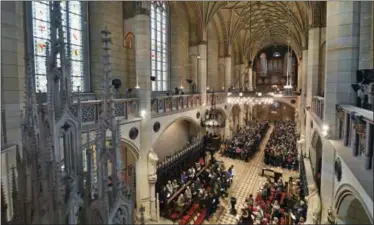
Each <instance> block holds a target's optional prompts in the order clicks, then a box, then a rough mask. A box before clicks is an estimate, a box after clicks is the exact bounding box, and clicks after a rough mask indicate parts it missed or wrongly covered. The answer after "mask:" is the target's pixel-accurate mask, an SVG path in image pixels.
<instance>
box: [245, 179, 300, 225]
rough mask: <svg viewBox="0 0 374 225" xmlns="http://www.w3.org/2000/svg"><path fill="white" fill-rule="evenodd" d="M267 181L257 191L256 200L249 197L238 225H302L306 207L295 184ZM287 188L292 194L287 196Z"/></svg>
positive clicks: (280, 180) (279, 180)
mask: <svg viewBox="0 0 374 225" xmlns="http://www.w3.org/2000/svg"><path fill="white" fill-rule="evenodd" d="M290 185H291V186H290V187H289V183H288V182H283V181H282V179H278V180H277V181H274V182H272V180H271V179H268V180H267V181H266V182H265V183H264V184H263V185H262V186H261V188H260V189H259V191H258V194H257V196H256V198H255V199H254V198H253V196H252V195H250V196H249V197H248V198H247V199H246V201H245V205H244V206H243V208H242V212H241V217H240V219H239V224H242V225H252V224H261V225H270V224H274V225H286V224H298V225H299V224H303V223H304V222H305V221H306V220H305V219H306V214H307V206H306V204H305V202H304V201H303V200H300V198H299V197H298V196H299V195H298V194H297V182H292V184H290ZM288 188H290V189H291V192H292V194H289V195H287V192H288Z"/></svg>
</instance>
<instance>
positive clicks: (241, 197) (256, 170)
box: [216, 124, 274, 224]
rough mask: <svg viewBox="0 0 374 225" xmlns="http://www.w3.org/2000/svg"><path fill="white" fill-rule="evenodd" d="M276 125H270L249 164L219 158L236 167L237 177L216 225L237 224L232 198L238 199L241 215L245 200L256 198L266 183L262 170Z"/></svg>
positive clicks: (237, 205)
mask: <svg viewBox="0 0 374 225" xmlns="http://www.w3.org/2000/svg"><path fill="white" fill-rule="evenodd" d="M273 129H274V125H272V124H271V125H270V128H269V130H268V132H267V133H266V136H265V137H264V139H263V140H262V142H261V144H260V150H259V151H258V152H257V153H256V154H255V155H254V157H253V158H252V159H251V160H250V161H249V162H243V161H242V160H235V159H231V158H227V157H221V156H217V159H218V160H222V161H224V162H225V165H227V167H229V165H234V170H235V173H236V174H235V177H234V181H233V186H232V189H231V191H230V192H229V198H226V201H222V203H221V204H222V205H221V207H223V212H222V213H221V215H220V216H218V219H217V220H216V223H218V224H237V220H236V219H235V216H233V215H231V214H230V197H236V199H237V203H236V210H237V212H238V213H239V214H240V209H241V208H242V205H243V204H244V202H245V199H246V198H247V197H248V196H249V195H250V194H253V196H254V197H255V196H256V193H257V190H258V189H259V187H260V185H261V184H262V183H263V182H264V181H265V178H263V177H261V176H260V174H261V170H262V167H263V164H264V149H265V146H266V144H267V142H268V141H269V138H270V134H271V133H272V132H273Z"/></svg>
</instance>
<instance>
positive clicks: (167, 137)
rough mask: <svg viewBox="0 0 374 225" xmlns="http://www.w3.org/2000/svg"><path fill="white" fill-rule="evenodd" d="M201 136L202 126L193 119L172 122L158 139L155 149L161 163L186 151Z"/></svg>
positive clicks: (179, 119)
mask: <svg viewBox="0 0 374 225" xmlns="http://www.w3.org/2000/svg"><path fill="white" fill-rule="evenodd" d="M199 136H200V126H199V124H197V123H196V122H195V121H194V120H193V119H191V118H188V117H181V118H178V119H176V120H174V121H173V122H171V123H170V124H169V125H168V126H167V127H165V129H164V130H163V131H162V133H161V134H160V135H159V136H158V137H157V139H156V141H155V142H154V144H153V149H154V151H155V152H156V153H157V156H158V159H159V161H162V160H163V159H164V158H165V157H167V156H170V155H172V154H173V153H175V152H177V151H179V150H182V149H184V148H185V147H186V146H188V144H189V143H191V142H193V141H194V140H196V139H197V138H198V137H199Z"/></svg>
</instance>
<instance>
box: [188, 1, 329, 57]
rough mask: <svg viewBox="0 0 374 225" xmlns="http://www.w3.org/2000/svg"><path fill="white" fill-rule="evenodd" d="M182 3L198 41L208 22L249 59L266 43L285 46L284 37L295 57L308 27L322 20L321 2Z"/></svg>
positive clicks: (202, 37) (322, 22)
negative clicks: (195, 30) (197, 35)
mask: <svg viewBox="0 0 374 225" xmlns="http://www.w3.org/2000/svg"><path fill="white" fill-rule="evenodd" d="M184 4H185V7H186V8H187V11H188V14H189V17H190V20H191V21H192V23H193V24H194V26H195V29H197V33H198V34H199V35H200V37H199V38H200V41H203V40H204V35H205V34H204V32H205V31H206V28H207V27H208V25H209V24H214V26H216V28H217V32H218V36H219V37H220V38H221V39H222V40H221V41H222V42H224V43H225V44H226V43H232V44H233V46H232V48H235V49H236V50H239V51H241V53H240V55H241V57H244V58H245V59H249V60H251V59H253V57H254V56H255V55H256V54H257V53H258V51H260V50H261V49H263V48H264V47H267V46H269V45H274V44H278V45H287V40H288V39H290V47H291V48H292V49H293V50H294V51H295V53H296V55H297V56H298V58H299V57H301V51H302V50H303V48H306V46H307V42H308V40H307V34H308V30H309V28H311V27H315V26H323V24H324V23H325V18H323V15H324V13H323V10H326V9H325V8H326V3H325V2H291V1H290V2H281V1H267V2H265V1H243V2H239V1H222V2H221V1H220V2H213V1H200V2H184ZM288 31H289V32H288ZM243 61H244V60H243Z"/></svg>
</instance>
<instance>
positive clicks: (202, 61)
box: [197, 42, 208, 106]
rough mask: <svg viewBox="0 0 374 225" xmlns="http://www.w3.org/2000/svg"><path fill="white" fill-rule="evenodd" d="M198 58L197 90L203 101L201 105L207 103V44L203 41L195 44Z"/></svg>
mask: <svg viewBox="0 0 374 225" xmlns="http://www.w3.org/2000/svg"><path fill="white" fill-rule="evenodd" d="M197 48H198V52H199V55H200V58H199V60H198V65H199V66H198V70H199V90H200V94H201V101H202V102H203V106H205V105H206V104H208V103H207V99H206V91H207V90H206V87H207V84H206V82H207V59H208V54H207V44H206V43H205V42H203V43H201V44H199V45H198V46H197Z"/></svg>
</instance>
